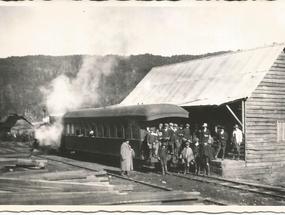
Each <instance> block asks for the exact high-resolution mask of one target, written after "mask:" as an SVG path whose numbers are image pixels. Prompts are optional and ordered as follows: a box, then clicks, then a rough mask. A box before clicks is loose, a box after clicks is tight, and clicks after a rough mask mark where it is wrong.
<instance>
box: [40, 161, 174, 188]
mask: <svg viewBox="0 0 285 215" xmlns="http://www.w3.org/2000/svg"><path fill="white" fill-rule="evenodd" d="M35 157H38V158H42V159H47V160H51V161H55V162H59V163H63V164H67V165H70V166H74V167H78V168H82V169H86V170H89V171H95V172H98V169H96V168H92V167H87V166H82V165H79V164H74V163H71V162H68V161H66V160H65V161H64V160H62V159H56V158H51V157H47V156H40V155H37V156H35ZM104 170H105V171H106V173H107V174H108V175H110V176H112V177H117V178H120V179H124V180H128V181H132V182H135V183H138V184H142V185H145V186H149V187H152V188H156V189H160V190H164V191H172V189H171V188H168V187H165V186H161V185H157V184H153V183H148V182H145V181H140V180H137V179H133V178H131V177H126V176H122V175H118V174H115V173H111V171H110V170H108V169H104Z"/></svg>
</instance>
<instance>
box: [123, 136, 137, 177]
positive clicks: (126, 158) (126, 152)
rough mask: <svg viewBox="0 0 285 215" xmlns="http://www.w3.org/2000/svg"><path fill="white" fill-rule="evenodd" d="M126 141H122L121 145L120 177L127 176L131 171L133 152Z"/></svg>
mask: <svg viewBox="0 0 285 215" xmlns="http://www.w3.org/2000/svg"><path fill="white" fill-rule="evenodd" d="M129 143H130V142H129V141H128V140H126V141H124V142H123V143H122V145H121V149H120V155H121V175H128V174H129V172H130V171H132V170H133V157H134V150H133V149H132V147H131V146H130V144H129Z"/></svg>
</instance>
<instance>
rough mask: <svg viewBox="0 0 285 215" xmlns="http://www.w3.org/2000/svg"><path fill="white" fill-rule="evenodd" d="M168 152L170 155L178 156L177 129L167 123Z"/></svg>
mask: <svg viewBox="0 0 285 215" xmlns="http://www.w3.org/2000/svg"><path fill="white" fill-rule="evenodd" d="M169 125H170V126H169V150H170V153H171V154H175V155H176V156H178V149H177V140H178V136H177V129H176V128H175V126H174V124H173V123H169Z"/></svg>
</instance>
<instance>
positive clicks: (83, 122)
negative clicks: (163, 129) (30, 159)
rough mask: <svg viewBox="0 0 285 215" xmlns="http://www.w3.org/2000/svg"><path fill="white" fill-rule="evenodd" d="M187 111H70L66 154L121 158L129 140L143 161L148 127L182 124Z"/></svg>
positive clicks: (65, 135) (172, 108)
mask: <svg viewBox="0 0 285 215" xmlns="http://www.w3.org/2000/svg"><path fill="white" fill-rule="evenodd" d="M187 118H188V112H187V111H186V110H184V109H183V108H181V107H179V106H176V105H171V104H151V105H134V106H108V107H104V108H90V109H81V110H76V111H71V112H67V113H66V114H65V115H64V117H63V123H64V132H63V136H62V141H61V148H62V149H63V150H64V151H78V152H91V153H95V154H99V155H108V156H115V157H119V156H120V146H121V144H122V142H123V141H124V140H129V141H130V145H131V146H132V148H133V149H134V151H135V159H136V160H142V159H143V157H142V148H143V143H144V139H145V136H146V130H145V128H146V127H147V126H155V127H158V124H159V123H161V122H162V123H163V122H181V121H185V120H187Z"/></svg>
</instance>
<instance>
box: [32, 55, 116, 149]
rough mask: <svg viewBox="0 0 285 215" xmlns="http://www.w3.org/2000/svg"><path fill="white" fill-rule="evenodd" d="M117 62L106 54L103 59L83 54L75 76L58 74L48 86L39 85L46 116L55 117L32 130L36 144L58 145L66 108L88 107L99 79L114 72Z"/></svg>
mask: <svg viewBox="0 0 285 215" xmlns="http://www.w3.org/2000/svg"><path fill="white" fill-rule="evenodd" d="M116 64H117V61H116V59H115V58H113V57H108V58H106V59H105V60H104V61H103V60H102V58H101V59H99V58H97V57H94V56H86V57H85V58H84V59H83V64H82V66H81V68H80V70H79V72H78V73H77V76H76V77H75V78H69V77H68V76H67V75H65V74H62V75H59V76H58V77H57V78H55V79H54V80H53V81H52V82H51V83H50V85H49V86H48V87H42V88H41V89H40V90H41V92H42V93H43V95H44V97H45V101H46V107H47V110H48V113H49V114H50V115H54V116H58V120H57V121H56V122H55V123H53V124H52V125H51V126H42V127H40V128H39V129H37V130H36V132H35V137H36V138H37V139H38V140H39V142H40V145H43V146H51V147H52V148H58V147H59V145H60V137H61V133H62V131H63V125H62V118H61V117H62V116H63V115H64V114H65V113H66V112H67V111H70V110H74V109H78V108H83V107H92V106H94V105H95V104H96V103H97V102H98V99H99V98H100V95H99V94H98V87H99V83H100V81H101V78H102V77H104V76H108V75H110V74H111V73H112V72H113V71H114V67H115V65H116Z"/></svg>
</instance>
